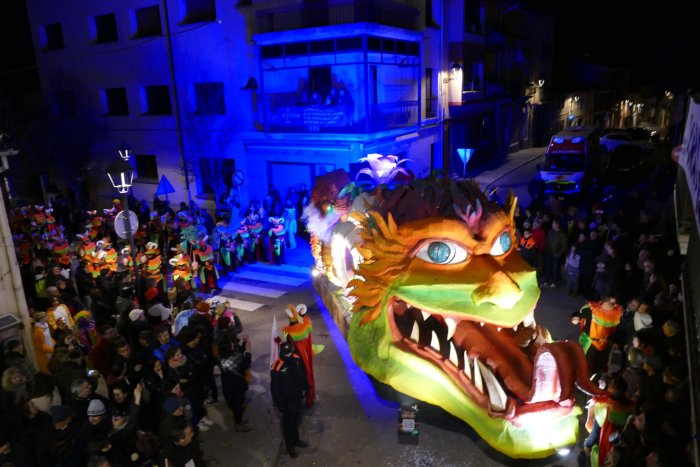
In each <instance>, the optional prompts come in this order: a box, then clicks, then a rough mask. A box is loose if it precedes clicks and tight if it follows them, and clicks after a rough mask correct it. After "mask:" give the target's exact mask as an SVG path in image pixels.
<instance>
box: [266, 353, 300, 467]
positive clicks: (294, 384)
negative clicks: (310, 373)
mask: <svg viewBox="0 0 700 467" xmlns="http://www.w3.org/2000/svg"><path fill="white" fill-rule="evenodd" d="M308 389H309V383H308V381H307V380H306V372H305V370H304V367H303V365H302V363H301V359H299V357H298V356H296V355H295V354H294V345H293V344H292V343H291V342H289V341H285V342H283V343H282V344H281V345H280V351H279V358H278V359H277V361H276V362H275V363H273V364H272V369H271V370H270V392H271V393H272V400H273V402H274V403H275V407H277V409H278V410H279V411H280V412H282V431H283V432H284V442H285V446H286V448H287V453H288V454H289V455H290V456H291V457H297V452H296V447H297V446H299V447H302V448H303V447H307V446H308V443H307V442H306V441H302V440H301V439H300V438H299V417H300V415H301V403H302V401H303V400H304V397H305V393H306V391H307V390H308Z"/></svg>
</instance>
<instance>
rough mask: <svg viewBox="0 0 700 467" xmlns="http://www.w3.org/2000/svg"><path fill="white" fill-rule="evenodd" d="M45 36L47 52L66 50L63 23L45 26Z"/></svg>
mask: <svg viewBox="0 0 700 467" xmlns="http://www.w3.org/2000/svg"><path fill="white" fill-rule="evenodd" d="M44 36H45V37H44V39H45V44H44V48H45V49H46V50H60V49H63V48H65V45H64V44H63V29H62V28H61V23H54V24H47V25H46V26H44Z"/></svg>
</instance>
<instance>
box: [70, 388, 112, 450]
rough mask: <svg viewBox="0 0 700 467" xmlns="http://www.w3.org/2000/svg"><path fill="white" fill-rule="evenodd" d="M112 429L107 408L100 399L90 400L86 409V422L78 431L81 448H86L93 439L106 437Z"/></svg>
mask: <svg viewBox="0 0 700 467" xmlns="http://www.w3.org/2000/svg"><path fill="white" fill-rule="evenodd" d="M111 429H112V420H111V419H110V418H109V417H108V416H107V407H106V406H105V403H104V402H103V401H102V400H101V399H92V400H91V401H90V403H89V404H88V408H87V420H86V421H84V422H83V424H82V425H81V426H80V429H79V430H78V439H79V441H80V445H81V446H87V445H88V444H89V443H90V441H92V440H93V439H95V438H103V437H107V435H108V434H109V432H110V430H111Z"/></svg>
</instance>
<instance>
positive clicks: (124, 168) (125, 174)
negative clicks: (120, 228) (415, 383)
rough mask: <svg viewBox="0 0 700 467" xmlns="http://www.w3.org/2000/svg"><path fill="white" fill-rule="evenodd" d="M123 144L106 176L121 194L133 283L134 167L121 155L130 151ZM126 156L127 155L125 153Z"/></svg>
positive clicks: (136, 264)
mask: <svg viewBox="0 0 700 467" xmlns="http://www.w3.org/2000/svg"><path fill="white" fill-rule="evenodd" d="M124 147H125V145H122V147H120V149H119V150H118V152H119V155H120V156H121V158H120V159H117V160H115V161H114V162H112V163H111V164H109V165H108V166H107V176H108V177H109V181H110V182H112V186H113V187H114V188H116V189H117V191H118V192H119V193H120V194H121V195H122V204H123V206H124V211H122V213H123V214H122V216H123V218H124V230H126V239H127V241H128V242H129V250H130V251H131V260H132V261H133V263H134V284H135V283H136V270H137V269H136V268H137V266H138V263H137V262H136V247H135V246H134V235H133V233H132V232H131V217H130V212H129V197H128V196H127V193H129V188H131V186H132V185H133V184H134V169H133V168H131V164H129V163H128V162H127V161H126V160H127V159H125V158H124V156H122V151H123V152H124V154H128V153H127V151H129V153H130V152H131V150H130V149H128V150H124V149H123V148H124ZM127 158H128V155H127Z"/></svg>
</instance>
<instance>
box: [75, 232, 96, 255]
mask: <svg viewBox="0 0 700 467" xmlns="http://www.w3.org/2000/svg"><path fill="white" fill-rule="evenodd" d="M76 237H77V238H78V239H79V240H80V245H78V256H80V259H83V260H85V259H86V258H87V256H89V255H91V254H92V253H93V252H94V251H95V242H93V241H92V240H91V239H90V233H89V232H87V231H86V232H85V233H82V234H77V235H76Z"/></svg>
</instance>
